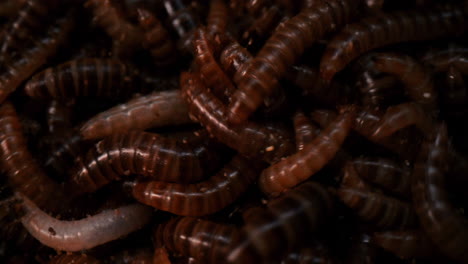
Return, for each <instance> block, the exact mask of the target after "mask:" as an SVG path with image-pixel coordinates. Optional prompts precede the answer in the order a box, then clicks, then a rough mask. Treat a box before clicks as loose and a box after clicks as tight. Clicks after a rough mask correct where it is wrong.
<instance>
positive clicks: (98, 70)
mask: <svg viewBox="0 0 468 264" xmlns="http://www.w3.org/2000/svg"><path fill="white" fill-rule="evenodd" d="M138 77H139V75H138V72H137V71H136V70H135V69H132V67H130V66H128V65H126V64H124V63H122V62H121V61H119V60H115V59H98V58H86V59H78V60H71V61H68V62H65V63H63V64H60V65H58V66H55V67H50V68H47V69H45V70H43V71H42V72H40V73H37V74H35V75H34V76H33V77H32V78H31V79H30V80H29V81H28V82H27V83H26V87H25V88H26V93H27V94H28V95H29V96H31V97H36V98H55V99H63V98H70V99H73V98H75V97H78V96H97V97H112V96H124V95H129V94H131V93H132V92H133V91H135V90H137V89H138V88H140V85H141V82H140V81H141V80H140V78H138Z"/></svg>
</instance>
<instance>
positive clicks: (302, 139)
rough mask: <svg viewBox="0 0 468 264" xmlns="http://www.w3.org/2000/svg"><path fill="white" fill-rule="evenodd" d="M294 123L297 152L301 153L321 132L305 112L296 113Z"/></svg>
mask: <svg viewBox="0 0 468 264" xmlns="http://www.w3.org/2000/svg"><path fill="white" fill-rule="evenodd" d="M293 121H294V131H295V134H296V150H297V151H300V150H302V149H304V146H305V145H307V143H309V142H311V141H312V140H313V139H314V138H315V137H316V136H317V135H318V134H319V133H320V130H319V128H318V127H317V126H315V125H314V124H313V123H312V122H311V121H310V119H309V118H308V117H307V116H306V115H305V114H304V113H303V112H300V111H298V112H296V113H295V114H294V116H293Z"/></svg>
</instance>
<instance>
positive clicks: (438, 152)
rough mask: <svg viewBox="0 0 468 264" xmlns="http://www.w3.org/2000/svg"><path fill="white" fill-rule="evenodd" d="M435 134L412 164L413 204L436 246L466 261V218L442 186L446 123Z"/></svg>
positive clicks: (443, 182) (461, 260)
mask: <svg viewBox="0 0 468 264" xmlns="http://www.w3.org/2000/svg"><path fill="white" fill-rule="evenodd" d="M434 134H435V136H433V138H430V139H429V140H427V141H426V142H425V143H424V144H423V146H422V148H421V152H420V157H419V158H418V160H417V161H416V163H415V165H414V171H413V179H412V187H411V190H412V194H413V203H414V207H415V209H416V212H417V214H418V216H419V220H420V222H421V226H422V227H423V229H424V230H425V231H426V233H427V235H428V236H429V237H430V238H431V240H432V241H433V242H434V243H435V244H436V245H437V246H438V248H439V249H440V250H441V251H442V252H444V253H445V254H446V255H447V256H450V257H451V258H453V259H456V260H457V261H460V262H461V263H468V251H467V250H466V245H468V221H467V219H466V218H464V217H463V216H462V215H459V213H458V212H457V211H456V208H454V206H453V205H452V204H451V203H450V201H449V197H448V193H447V191H446V190H445V185H444V184H445V179H444V178H445V174H446V172H447V169H448V167H447V155H448V154H447V153H448V151H449V150H448V144H449V143H448V135H447V129H446V127H445V125H439V126H438V127H437V129H436V130H435V133H434Z"/></svg>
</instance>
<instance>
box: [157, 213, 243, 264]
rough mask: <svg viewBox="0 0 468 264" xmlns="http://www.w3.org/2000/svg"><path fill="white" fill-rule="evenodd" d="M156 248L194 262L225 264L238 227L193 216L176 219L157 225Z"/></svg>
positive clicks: (235, 241) (237, 235) (237, 237)
mask: <svg viewBox="0 0 468 264" xmlns="http://www.w3.org/2000/svg"><path fill="white" fill-rule="evenodd" d="M155 238H156V239H155V240H156V241H157V242H156V244H157V245H164V246H165V247H166V248H167V249H168V250H169V251H172V252H177V253H179V254H181V255H184V256H188V257H192V258H194V259H195V260H197V263H226V256H227V255H228V254H229V250H230V247H232V245H233V244H236V243H238V241H239V238H240V234H239V230H238V228H236V227H234V226H229V225H223V224H217V223H213V222H210V221H207V220H201V219H197V218H192V217H178V218H174V219H172V220H170V221H169V222H166V223H163V224H161V225H159V226H158V228H157V230H156V232H155Z"/></svg>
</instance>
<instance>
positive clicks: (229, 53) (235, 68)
mask: <svg viewBox="0 0 468 264" xmlns="http://www.w3.org/2000/svg"><path fill="white" fill-rule="evenodd" d="M250 59H252V54H250V52H249V51H248V50H247V49H246V48H244V47H242V46H241V45H240V44H239V42H237V40H235V39H233V38H230V39H229V43H227V44H226V46H225V47H224V48H223V51H222V52H221V55H220V58H219V60H220V63H221V66H222V67H223V69H224V71H225V72H226V74H227V75H228V76H229V77H230V78H232V79H233V80H234V81H235V82H237V80H239V78H241V76H242V75H243V73H245V72H243V71H241V70H240V69H241V67H242V66H245V65H246V62H248V61H249V60H250Z"/></svg>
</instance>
